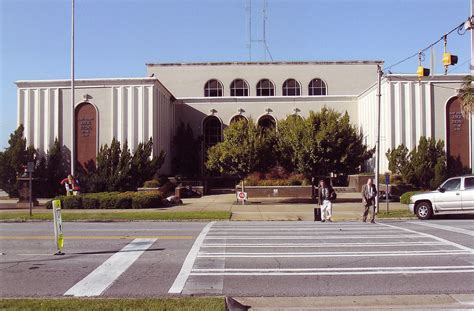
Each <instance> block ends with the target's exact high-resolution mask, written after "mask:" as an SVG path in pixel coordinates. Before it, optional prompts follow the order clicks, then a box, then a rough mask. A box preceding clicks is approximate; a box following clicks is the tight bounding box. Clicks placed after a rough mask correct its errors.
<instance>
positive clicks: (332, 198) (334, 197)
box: [329, 188, 337, 202]
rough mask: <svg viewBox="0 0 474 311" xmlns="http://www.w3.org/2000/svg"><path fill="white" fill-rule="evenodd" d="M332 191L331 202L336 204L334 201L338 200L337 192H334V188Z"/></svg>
mask: <svg viewBox="0 0 474 311" xmlns="http://www.w3.org/2000/svg"><path fill="white" fill-rule="evenodd" d="M331 190H332V192H331V194H330V196H329V200H330V201H331V202H334V201H335V200H336V199H337V194H336V191H334V189H333V188H331Z"/></svg>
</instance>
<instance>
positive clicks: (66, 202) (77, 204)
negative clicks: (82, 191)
mask: <svg viewBox="0 0 474 311" xmlns="http://www.w3.org/2000/svg"><path fill="white" fill-rule="evenodd" d="M61 205H62V208H64V209H81V208H83V207H82V197H81V196H80V195H71V196H68V197H67V196H66V197H64V199H63V200H61Z"/></svg>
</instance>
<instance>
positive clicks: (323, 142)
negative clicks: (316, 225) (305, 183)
mask: <svg viewBox="0 0 474 311" xmlns="http://www.w3.org/2000/svg"><path fill="white" fill-rule="evenodd" d="M277 137H278V138H277V150H278V152H277V155H278V157H279V158H278V161H279V163H280V164H281V165H282V166H283V167H285V168H286V169H287V171H289V172H295V173H299V174H303V175H305V176H306V177H307V178H311V177H312V176H330V175H331V174H332V175H336V176H340V175H341V176H347V175H349V174H355V173H359V172H360V169H361V165H362V164H363V163H364V161H366V160H368V159H370V158H371V157H372V155H373V153H374V150H373V149H370V150H368V149H367V146H366V145H365V144H364V143H363V135H362V134H361V133H359V131H358V130H357V129H356V128H355V127H354V126H353V125H352V124H351V122H350V118H349V114H348V113H347V112H346V113H344V114H341V113H340V112H337V111H335V110H334V109H330V108H327V107H323V108H322V109H321V111H319V112H313V111H310V113H309V117H307V118H305V119H303V118H302V117H299V116H295V115H291V116H288V117H287V118H286V120H281V121H280V122H279V123H278V134H277Z"/></svg>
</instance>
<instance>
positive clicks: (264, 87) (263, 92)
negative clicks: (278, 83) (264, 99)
mask: <svg viewBox="0 0 474 311" xmlns="http://www.w3.org/2000/svg"><path fill="white" fill-rule="evenodd" d="M257 96H275V85H273V82H272V81H270V80H268V79H262V80H260V81H258V83H257Z"/></svg>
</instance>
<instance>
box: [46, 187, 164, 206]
mask: <svg viewBox="0 0 474 311" xmlns="http://www.w3.org/2000/svg"><path fill="white" fill-rule="evenodd" d="M55 199H56V200H60V201H61V206H62V208H63V209H142V208H143V209H146V208H159V207H162V206H163V194H162V193H161V192H159V191H149V192H133V191H128V192H101V193H85V194H81V195H76V196H59V197H56V198H55ZM46 208H49V209H51V208H52V201H48V202H47V203H46Z"/></svg>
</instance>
